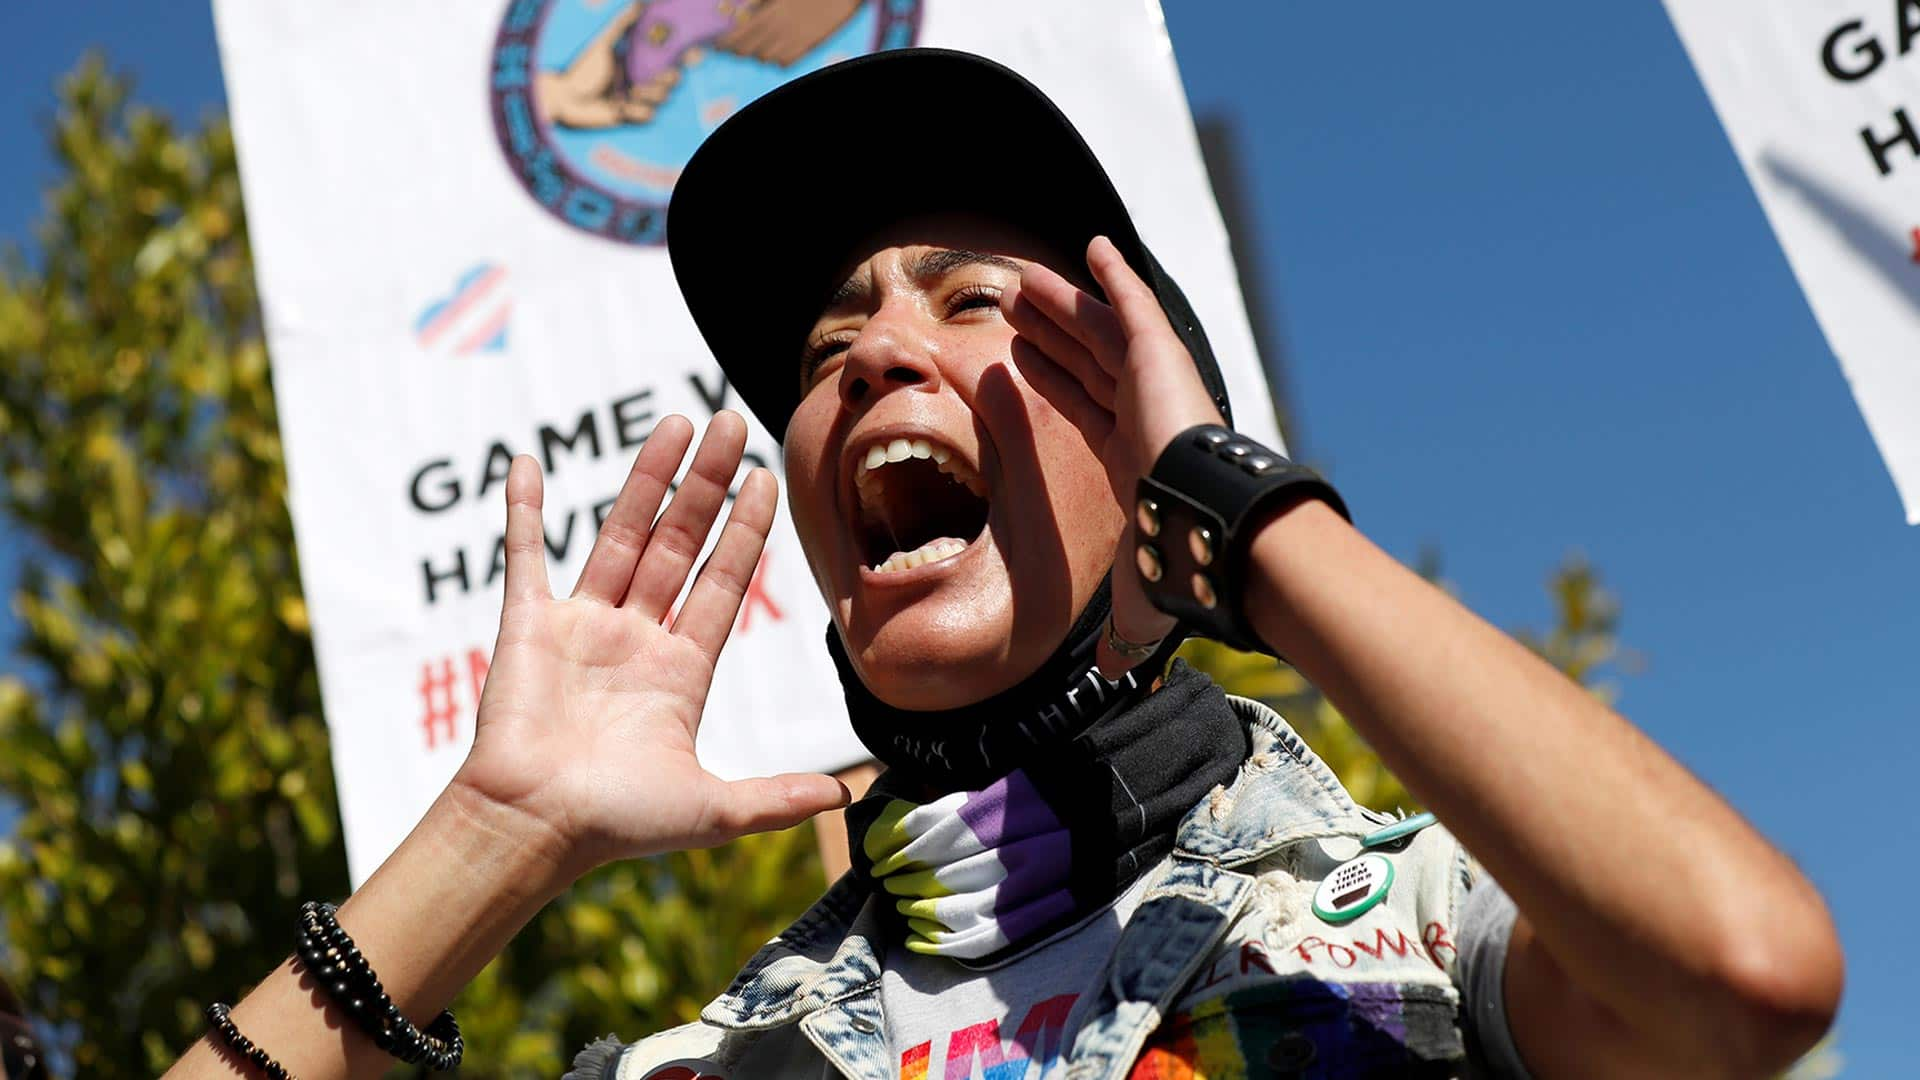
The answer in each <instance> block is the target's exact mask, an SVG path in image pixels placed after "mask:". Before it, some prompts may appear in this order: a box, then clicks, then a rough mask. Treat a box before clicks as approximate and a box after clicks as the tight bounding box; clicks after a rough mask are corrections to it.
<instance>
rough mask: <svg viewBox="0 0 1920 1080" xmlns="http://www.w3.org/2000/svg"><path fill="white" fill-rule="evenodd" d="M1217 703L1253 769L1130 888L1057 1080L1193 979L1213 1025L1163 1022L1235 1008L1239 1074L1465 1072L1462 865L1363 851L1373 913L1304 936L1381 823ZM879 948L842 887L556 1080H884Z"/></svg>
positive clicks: (1093, 1067) (866, 904) (1159, 1017)
mask: <svg viewBox="0 0 1920 1080" xmlns="http://www.w3.org/2000/svg"><path fill="white" fill-rule="evenodd" d="M1229 700H1230V701H1231V702H1232V704H1233V707H1234V710H1235V711H1236V713H1237V714H1238V715H1239V716H1240V718H1241V720H1242V721H1243V722H1245V723H1246V724H1247V726H1248V729H1249V731H1250V734H1251V745H1252V752H1251V753H1250V754H1249V756H1248V758H1247V760H1246V762H1245V763H1244V764H1243V765H1242V766H1241V769H1240V772H1239V774H1238V775H1237V776H1236V778H1235V779H1234V781H1233V783H1232V784H1231V785H1228V786H1225V787H1218V788H1215V789H1214V790H1213V792H1212V793H1211V795H1210V796H1209V797H1208V798H1206V799H1203V800H1201V802H1200V804H1199V805H1198V806H1195V807H1194V808H1193V810H1191V811H1190V812H1189V813H1188V814H1187V815H1186V817H1185V818H1184V819H1183V820H1182V821H1181V823H1180V825H1179V829H1178V833H1177V835H1176V839H1175V845H1174V850H1173V852H1172V853H1171V854H1170V855H1169V856H1168V857H1167V858H1166V859H1165V860H1163V861H1162V862H1161V864H1160V865H1159V866H1157V867H1155V868H1154V869H1152V870H1150V871H1149V872H1148V875H1149V881H1148V885H1147V888H1146V891H1145V893H1144V894H1143V896H1142V899H1141V901H1140V905H1139V907H1138V908H1137V909H1136V910H1135V912H1134V914H1133V916H1132V917H1131V918H1130V919H1129V920H1128V922H1127V923H1126V926H1125V927H1124V929H1123V930H1122V931H1121V934H1120V938H1119V941H1118V943H1117V944H1116V946H1115V948H1114V951H1113V954H1112V956H1111V957H1110V958H1109V960H1108V961H1107V966H1106V969H1105V971H1104V972H1102V973H1101V977H1100V978H1099V979H1098V980H1097V982H1090V989H1089V991H1088V993H1089V994H1091V995H1093V1001H1092V1003H1091V1007H1090V1008H1088V1009H1087V1010H1086V1012H1085V1013H1084V1020H1083V1022H1082V1024H1081V1026H1080V1029H1079V1032H1078V1034H1077V1035H1076V1036H1075V1037H1074V1041H1073V1045H1072V1049H1071V1051H1070V1054H1069V1057H1068V1059H1067V1068H1066V1073H1065V1075H1066V1076H1067V1077H1068V1078H1069V1080H1108V1078H1120V1077H1125V1076H1127V1075H1128V1073H1129V1072H1130V1071H1131V1070H1132V1067H1133V1065H1134V1062H1135V1061H1136V1059H1138V1058H1139V1057H1140V1055H1141V1053H1142V1051H1143V1048H1146V1047H1148V1045H1149V1039H1150V1038H1152V1037H1154V1036H1155V1034H1156V1032H1157V1031H1158V1030H1159V1029H1160V1028H1161V1027H1162V1024H1163V1022H1167V1021H1168V1018H1169V1015H1170V1013H1171V1012H1173V1011H1174V1009H1175V1006H1176V1003H1178V1002H1180V1001H1181V1000H1182V999H1183V998H1185V999H1187V1000H1188V1001H1193V1000H1198V999H1200V998H1202V997H1204V990H1205V987H1206V986H1207V985H1209V981H1210V980H1211V981H1217V982H1225V983H1230V984H1231V988H1230V989H1229V990H1228V991H1227V992H1226V994H1225V997H1224V1003H1225V1008H1224V1009H1223V1008H1221V1007H1220V1004H1219V1003H1218V1002H1214V1003H1212V1007H1211V1008H1209V1007H1207V1006H1199V1007H1195V1008H1193V1009H1192V1010H1191V1011H1190V1012H1188V1013H1185V1014H1183V1015H1181V1016H1179V1017H1178V1019H1177V1023H1178V1024H1179V1025H1185V1026H1187V1027H1192V1026H1193V1025H1205V1024H1207V1023H1209V1022H1212V1023H1215V1024H1217V1025H1228V1024H1233V1023H1238V1024H1240V1025H1242V1026H1248V1025H1249V1021H1248V1020H1247V1019H1246V1016H1245V1014H1247V1012H1248V1010H1251V1011H1252V1012H1254V1013H1258V1014H1259V1015H1258V1016H1257V1017H1256V1021H1257V1026H1259V1027H1260V1028H1261V1029H1262V1030H1263V1031H1265V1032H1267V1033H1268V1034H1269V1036H1270V1035H1271V1033H1272V1032H1275V1031H1280V1032H1281V1034H1280V1035H1279V1036H1278V1037H1277V1039H1273V1038H1269V1040H1268V1041H1266V1042H1264V1043H1262V1044H1261V1046H1262V1047H1263V1049H1259V1050H1257V1051H1256V1052H1257V1053H1259V1054H1260V1055H1262V1056H1263V1057H1264V1060H1261V1061H1258V1062H1253V1060H1252V1059H1251V1058H1250V1059H1249V1063H1250V1064H1252V1065H1253V1072H1254V1073H1255V1074H1260V1075H1265V1074H1274V1075H1286V1076H1348V1075H1358V1074H1362V1073H1364V1074H1366V1075H1375V1074H1386V1075H1395V1076H1401V1075H1422V1076H1454V1075H1457V1074H1460V1073H1462V1072H1464V1071H1465V1064H1464V1058H1465V1043H1464V1039H1463V1035H1462V1031H1461V1028H1460V1026H1459V1015H1460V1013H1459V1003H1460V998H1459V993H1458V990H1457V988H1456V979H1457V968H1458V956H1459V952H1458V945H1457V943H1456V941H1455V938H1454V935H1455V933H1456V930H1457V927H1458V925H1459V916H1460V912H1461V908H1462V904H1463V902H1464V898H1465V894H1466V891H1467V890H1468V889H1469V888H1470V887H1471V886H1472V884H1473V881H1474V876H1475V874H1476V873H1477V869H1476V864H1474V863H1473V861H1472V860H1471V859H1470V858H1469V857H1468V856H1467V855H1466V853H1465V851H1464V849H1462V848H1461V846H1460V845H1459V843H1458V842H1457V841H1455V840H1454V838H1453V837H1452V836H1451V835H1450V834H1449V833H1447V831H1446V830H1445V829H1443V828H1440V827H1438V826H1435V827H1431V828H1427V829H1424V830H1421V831H1419V832H1417V833H1415V834H1413V835H1412V836H1410V837H1408V838H1405V839H1403V840H1400V841H1397V842H1395V843H1393V844H1389V845H1387V846H1384V847H1379V848H1376V849H1375V850H1379V851H1382V852H1384V853H1387V854H1388V856H1389V858H1390V859H1391V860H1392V862H1393V863H1394V868H1395V875H1394V879H1393V884H1392V885H1391V886H1390V887H1389V889H1388V892H1387V896H1386V898H1385V900H1383V901H1381V902H1380V903H1379V904H1378V905H1377V906H1375V907H1373V908H1372V909H1370V910H1368V911H1367V912H1365V913H1364V914H1362V915H1361V916H1359V917H1358V918H1357V919H1354V920H1353V921H1351V922H1347V923H1344V924H1341V925H1332V924H1329V923H1327V922H1325V921H1323V920H1321V919H1320V918H1318V917H1317V916H1315V915H1314V914H1313V911H1312V908H1311V903H1312V898H1313V893H1314V889H1315V887H1316V886H1317V885H1318V883H1319V882H1320V881H1321V880H1322V879H1323V878H1325V877H1326V876H1327V875H1328V874H1329V873H1330V872H1331V871H1332V870H1333V869H1334V868H1335V867H1336V866H1338V865H1340V864H1341V863H1342V862H1344V861H1345V860H1347V859H1351V858H1353V857H1354V856H1355V855H1356V854H1358V853H1359V851H1360V850H1361V846H1360V838H1361V837H1363V836H1366V835H1368V834H1370V833H1373V832H1376V831H1378V830H1379V829H1381V828H1382V827H1383V826H1384V825H1387V824H1390V823H1392V822H1393V821H1394V820H1395V819H1393V818H1392V817H1389V816H1387V815H1383V814H1379V813H1376V812H1374V811H1371V810H1367V809H1365V808H1363V807H1360V806H1358V805H1356V804H1355V803H1354V801H1353V800H1352V798H1350V797H1349V796H1348V795H1347V792H1346V789H1345V788H1343V787H1342V786H1341V785H1340V782H1339V781H1338V780H1337V779H1335V777H1334V775H1333V773H1332V771H1331V770H1329V769H1328V768H1327V766H1326V764H1325V763H1323V762H1322V761H1321V760H1320V759H1319V757H1317V756H1316V755H1315V754H1314V753H1313V751H1312V750H1311V749H1309V748H1308V747H1307V745H1306V743H1305V742H1304V741H1303V740H1302V739H1301V738H1300V736H1299V735H1297V734H1296V733H1295V732H1294V731H1293V729H1292V728H1291V727H1289V726H1288V725H1287V724H1286V722H1285V721H1284V720H1282V719H1281V718H1280V717H1279V715H1278V714H1276V713H1274V712H1273V711H1272V710H1271V709H1268V708H1266V707H1265V706H1263V705H1260V704H1259V703H1257V702H1253V701H1249V700H1246V699H1243V698H1230V699H1229ZM882 934H883V931H882V929H881V922H880V919H879V915H878V910H877V908H876V906H875V901H873V900H872V899H871V897H870V894H869V892H868V890H867V889H866V887H865V886H864V885H863V884H862V883H861V882H859V881H857V880H856V879H854V878H853V877H852V876H851V875H849V876H846V877H843V878H841V879H840V881H839V882H837V883H836V884H835V885H834V886H833V887H832V888H831V889H829V890H828V891H827V893H826V895H825V896H823V897H822V898H821V899H820V900H819V901H818V902H817V903H815V904H814V906H813V907H812V908H811V909H810V910H808V911H807V912H806V914H804V915H802V916H801V917H800V919H799V920H798V921H797V922H795V923H794V924H793V925H792V926H791V927H789V928H788V929H787V930H786V931H785V932H783V933H782V934H781V935H780V936H779V937H777V938H775V939H774V940H773V941H772V942H770V943H768V944H767V945H766V946H765V947H763V948H762V949H761V950H760V951H759V952H758V953H757V954H756V955H755V956H754V957H753V959H752V960H751V961H749V962H748V963H747V966H746V967H745V968H744V969H743V970H742V971H741V972H740V974H739V975H738V976H737V977H736V978H735V979H734V981H733V985H732V986H730V987H728V988H727V990H726V992H725V993H723V994H721V995H720V996H719V997H717V998H715V999H714V1000H713V1001H712V1002H711V1003H709V1004H708V1005H707V1006H706V1008H705V1009H704V1010H702V1012H701V1014H700V1019H699V1020H697V1021H695V1022H693V1023H690V1024H685V1025H682V1026H681V1027H677V1028H674V1029H671V1030H669V1031H665V1032H662V1033H660V1034H658V1035H654V1036H652V1037H650V1038H647V1039H644V1040H642V1041H641V1042H639V1043H636V1044H634V1045H632V1046H625V1047H622V1046H621V1045H620V1044H619V1043H618V1042H617V1041H615V1040H612V1039H607V1040H603V1041H601V1042H598V1043H595V1044H594V1045H593V1046H591V1047H588V1048H587V1049H586V1050H585V1051H583V1052H582V1053H581V1054H580V1055H579V1057H578V1058H577V1059H576V1060H575V1062H574V1068H573V1070H572V1071H571V1072H569V1073H568V1074H567V1075H568V1080H643V1078H653V1080H738V1078H742V1077H762V1076H766V1077H820V1078H823V1080H825V1078H832V1077H835V1076H845V1077H849V1078H853V1080H893V1078H894V1077H895V1076H897V1075H898V1074H899V1073H898V1063H897V1061H896V1060H895V1054H894V1052H893V1050H892V1048H891V1047H889V1045H888V1043H887V1036H886V1030H887V1028H886V1023H885V1020H884V1019H883V1016H882V1013H881V1004H880V966H881V957H882V956H883V955H884V944H883V940H884V939H883V936H882ZM1249 976H1251V982H1249V978H1248V977H1249ZM1233 1013H1240V1014H1242V1015H1241V1017H1240V1018H1239V1019H1237V1020H1232V1019H1229V1018H1228V1015H1227V1014H1233ZM1209 1018H1211V1019H1209ZM1218 1030H1221V1029H1218V1028H1217V1029H1216V1035H1217V1033H1218ZM1228 1030H1230V1029H1228ZM1163 1034H1164V1033H1163ZM1185 1037H1187V1038H1189V1040H1191V1038H1193V1032H1192V1031H1188V1032H1187V1034H1186V1036H1185ZM1200 1037H1202V1038H1205V1037H1207V1033H1206V1032H1205V1031H1202V1032H1201V1033H1200ZM1275 1055H1279V1056H1280V1057H1284V1058H1287V1059H1288V1060H1286V1061H1281V1060H1278V1059H1276V1057H1275Z"/></svg>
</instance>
